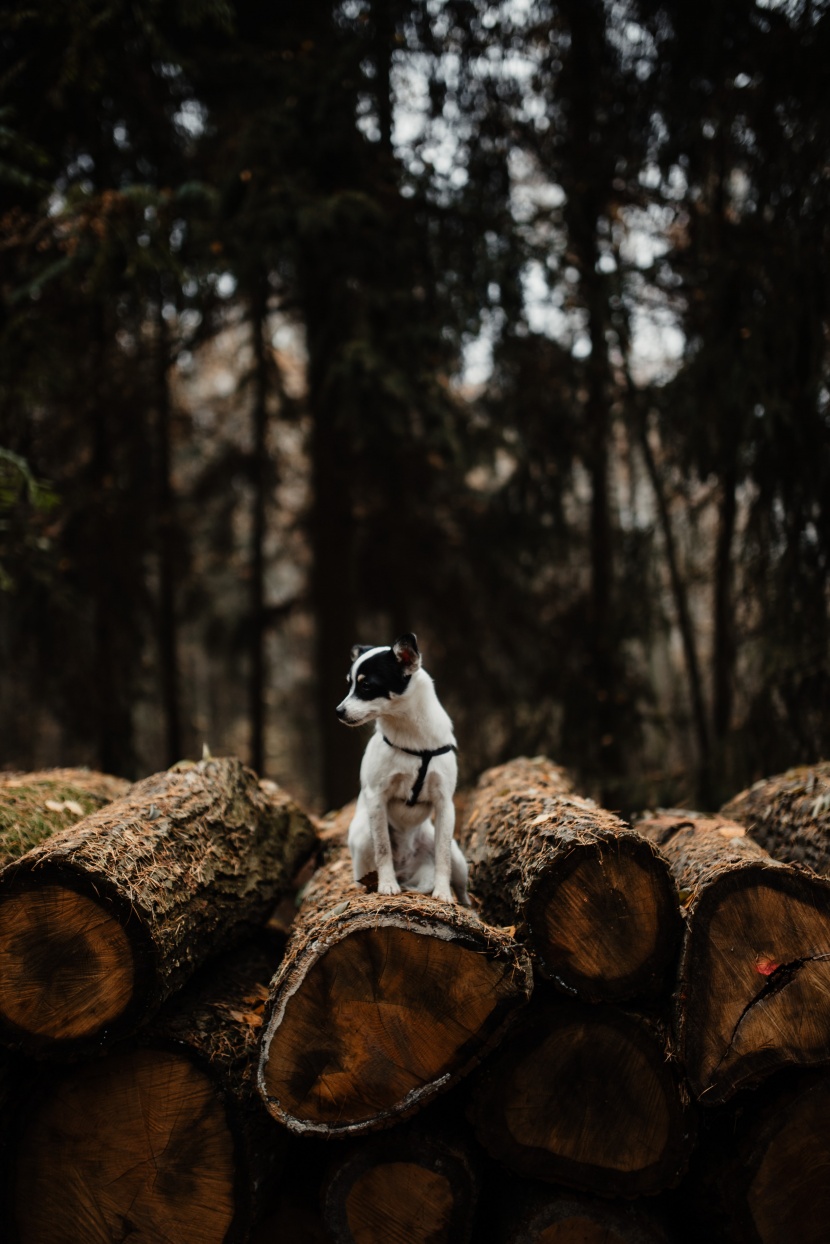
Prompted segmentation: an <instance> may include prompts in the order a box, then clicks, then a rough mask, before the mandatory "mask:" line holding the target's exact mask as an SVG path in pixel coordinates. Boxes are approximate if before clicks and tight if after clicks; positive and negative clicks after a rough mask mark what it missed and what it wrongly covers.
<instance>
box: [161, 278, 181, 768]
mask: <svg viewBox="0 0 830 1244" xmlns="http://www.w3.org/2000/svg"><path fill="white" fill-rule="evenodd" d="M163 302H164V299H163V293H161V292H160V294H159V302H158V314H157V324H156V332H157V338H158V340H157V342H156V407H157V409H156V459H157V468H156V470H157V482H156V496H157V507H158V508H157V511H156V523H157V528H156V542H157V556H158V567H159V599H158V646H159V666H160V670H161V702H162V707H163V710H164V732H165V755H166V763H167V764H168V765H174V764H175V763H176V761H177V760H181V758H182V751H183V748H182V722H181V704H180V699H179V651H178V623H177V620H176V559H175V532H176V521H175V508H174V497H173V482H172V471H171V462H170V460H171V455H172V448H171V443H172V418H171V410H170V385H169V381H168V375H167V372H168V368H169V366H170V346H169V341H168V333H167V324H166V322H165V319H164V314H163V311H164V305H163Z"/></svg>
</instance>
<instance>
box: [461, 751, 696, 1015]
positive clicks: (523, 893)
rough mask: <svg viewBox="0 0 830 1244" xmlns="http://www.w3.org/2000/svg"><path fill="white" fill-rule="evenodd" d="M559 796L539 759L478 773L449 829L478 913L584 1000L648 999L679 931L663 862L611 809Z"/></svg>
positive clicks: (561, 777)
mask: <svg viewBox="0 0 830 1244" xmlns="http://www.w3.org/2000/svg"><path fill="white" fill-rule="evenodd" d="M569 792H570V787H569V782H568V779H567V777H566V775H565V774H564V772H563V770H561V769H560V768H559V767H558V766H556V765H553V764H551V762H550V761H546V760H544V758H537V759H535V760H533V761H528V760H526V759H519V760H515V761H512V762H511V763H510V764H507V765H501V766H499V768H498V769H494V770H491V771H489V772H488V773H485V774H484V775H483V777H482V779H481V781H480V782H479V785H478V788H477V789H476V791H475V792H474V794H473V796H472V799H471V801H470V804H469V805H468V807H469V815H468V817H467V822H466V825H465V826H464V827H463V828H462V830H461V832H460V834H459V840H460V842H461V847H462V850H463V851H464V853H465V855H466V856H467V859H468V860H469V862H470V865H471V878H470V885H471V890H472V892H473V894H474V895H475V897H476V899H477V900H478V902H479V904H480V910H481V914H482V916H483V917H484V918H485V919H486V920H488V921H490V922H491V923H493V924H500V925H513V926H515V927H516V934H517V936H518V937H519V938H520V939H522V940H526V942H527V944H528V946H529V948H530V949H531V951H532V952H533V955H534V961H535V964H536V966H537V967H538V969H539V971H540V972H541V974H542V975H543V976H545V977H547V978H548V979H549V980H552V981H553V982H554V983H555V984H557V985H558V986H560V987H561V988H562V989H564V990H566V991H567V992H569V993H574V994H577V995H578V996H579V997H581V998H584V999H585V1000H586V1001H590V1002H593V1001H620V1000H622V999H627V998H635V997H641V998H647V997H654V996H657V995H659V994H660V992H661V991H662V990H663V989H664V987H665V983H666V980H667V977H668V975H669V973H670V971H671V970H672V969H673V965H674V961H675V956H676V953H677V946H678V942H679V940H680V932H681V920H680V914H679V904H678V899H677V892H676V890H675V886H674V882H673V881H672V878H671V874H670V872H669V869H668V866H667V864H666V862H665V860H663V859H662V858H661V857H660V855H659V853H658V851H657V850H656V849H655V847H654V846H653V844H652V843H650V842H647V841H646V840H645V839H644V838H642V837H641V836H640V835H639V834H637V833H635V832H634V831H632V830H630V829H628V828H627V827H626V826H625V825H624V824H623V822H622V821H620V820H619V819H618V818H617V817H616V816H612V815H611V813H610V812H605V811H603V810H602V809H601V808H598V807H597V806H596V805H595V804H594V803H592V802H591V801H590V800H587V799H580V798H579V797H578V796H576V795H573V794H571V793H569Z"/></svg>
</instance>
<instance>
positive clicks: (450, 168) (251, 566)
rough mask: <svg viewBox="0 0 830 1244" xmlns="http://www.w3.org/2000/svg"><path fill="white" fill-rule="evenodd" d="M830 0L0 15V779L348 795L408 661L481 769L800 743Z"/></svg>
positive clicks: (692, 794) (703, 775)
mask: <svg viewBox="0 0 830 1244" xmlns="http://www.w3.org/2000/svg"><path fill="white" fill-rule="evenodd" d="M829 10H830V5H828V4H827V3H825V2H823V0H730V3H728V4H724V3H722V0H694V2H693V3H691V2H686V0H674V2H672V3H658V2H657V0H557V2H555V3H554V2H551V0H536V2H535V3H532V4H531V3H527V2H525V0H508V2H506V3H504V4H486V3H480V2H476V0H388V2H385V0H339V2H336V3H331V2H328V0H318V2H316V3H309V2H308V0H285V2H282V0H280V2H275V3H272V4H261V3H258V2H254V0H177V2H176V3H171V2H170V0H167V2H164V0H85V2H83V3H82V2H80V0H75V2H73V3H70V4H67V3H65V2H59V0H30V2H29V3H27V4H26V5H8V6H4V7H3V10H2V13H0V49H2V52H1V55H2V61H1V62H0V92H1V96H2V102H1V103H0V296H1V297H2V308H1V310H2V323H1V324H0V767H2V766H5V767H7V768H25V769H29V768H34V767H39V766H43V765H55V764H89V765H92V766H94V767H98V768H101V769H104V770H106V771H109V772H112V773H118V774H124V775H126V776H128V777H133V776H139V775H141V774H144V773H146V772H150V771H153V770H156V769H159V768H161V767H163V766H165V765H167V764H168V763H172V762H173V761H175V760H177V759H179V758H181V757H183V756H194V757H198V756H199V755H201V751H202V745H203V743H207V744H208V746H209V747H210V748H211V750H212V751H213V753H214V754H220V753H227V752H234V753H237V754H239V755H241V756H242V757H243V759H245V760H246V761H247V762H249V763H250V764H252V765H253V766H254V767H255V768H256V769H257V770H258V771H260V772H262V773H264V774H265V775H267V776H269V777H272V778H275V779H277V780H278V781H280V782H282V783H284V784H285V785H286V786H288V788H289V789H290V790H292V791H293V792H294V793H296V794H297V795H299V796H300V797H301V798H303V799H304V800H306V801H307V802H308V803H309V804H310V805H311V806H313V807H316V808H318V809H322V808H323V807H326V806H334V805H337V804H341V803H343V802H345V801H346V800H348V799H349V798H351V797H352V796H353V795H354V794H355V793H356V786H357V767H358V756H359V751H360V748H361V747H362V745H363V743H364V739H363V738H359V737H356V732H347V731H345V730H343V728H342V727H341V726H340V725H339V723H338V722H337V720H336V718H335V715H334V706H335V704H336V703H337V701H338V700H339V699H340V698H341V695H342V692H343V688H344V675H345V674H346V670H347V668H348V652H349V647H350V645H351V644H352V643H353V642H354V641H356V640H359V641H361V642H390V641H391V640H392V639H393V638H394V637H395V636H396V635H398V634H399V633H401V632H403V631H407V630H415V631H416V632H417V633H418V636H419V640H420V643H421V647H422V650H423V652H424V655H425V664H426V666H427V668H428V669H429V670H430V672H431V673H432V674H433V676H434V677H435V678H436V681H437V686H438V690H439V694H440V695H441V697H442V700H443V702H444V703H445V704H446V706H447V708H448V709H449V711H450V713H451V714H452V716H453V718H454V720H455V724H456V729H457V734H458V739H459V744H460V759H461V769H462V777H463V778H464V779H465V780H470V779H471V778H472V777H474V776H475V774H476V773H477V772H478V771H480V770H481V769H482V768H484V767H485V766H486V765H489V764H492V763H496V762H498V761H500V760H502V759H505V758H507V757H508V756H511V755H516V754H519V753H526V754H528V753H529V754H535V753H538V752H546V753H548V754H549V755H551V756H552V757H554V758H555V759H556V760H559V761H561V762H564V763H565V764H567V765H569V766H571V767H572V768H573V769H574V770H575V771H576V773H577V775H578V779H579V781H580V783H581V785H582V788H583V789H584V790H586V791H587V792H589V793H593V794H595V795H597V796H598V797H600V798H601V799H603V800H604V801H605V802H606V804H608V805H609V806H611V807H614V808H618V809H621V810H623V811H629V810H632V809H635V808H639V807H644V806H647V805H651V806H653V805H655V804H664V805H665V804H686V805H689V804H696V805H697V806H700V807H706V806H715V805H717V803H718V802H719V801H720V800H721V799H722V798H725V797H726V796H728V795H730V794H731V793H733V792H734V791H735V790H737V789H738V788H740V787H742V786H744V785H745V784H746V783H748V782H749V781H751V780H752V779H754V778H756V777H758V776H760V775H761V774H763V773H767V772H774V771H777V770H780V769H782V768H784V767H786V766H788V765H790V764H794V763H800V762H809V761H813V760H815V759H817V758H818V757H819V756H820V755H822V754H824V755H827V754H828V752H830V745H829V739H828V736H829V735H830V634H829V633H828V632H829V628H828V601H829V600H830V580H829V578H828V575H829V571H830V562H829V560H828V559H829V558H830V382H829V380H828V364H829V363H830V350H829V349H828V346H829V344H830V343H828V263H829V262H830V251H828V241H829V240H830V237H829V231H830V211H828V208H829V207H830V193H829V192H830V81H829V80H828V71H827V66H828V64H830V11H829Z"/></svg>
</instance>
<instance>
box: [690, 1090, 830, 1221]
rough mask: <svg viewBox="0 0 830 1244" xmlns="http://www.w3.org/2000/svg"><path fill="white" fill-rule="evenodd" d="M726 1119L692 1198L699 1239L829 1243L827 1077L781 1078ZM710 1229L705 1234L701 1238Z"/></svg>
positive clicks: (829, 1097)
mask: <svg viewBox="0 0 830 1244" xmlns="http://www.w3.org/2000/svg"><path fill="white" fill-rule="evenodd" d="M743 1101H744V1102H745V1105H743V1108H742V1109H740V1110H737V1111H733V1112H731V1113H727V1114H726V1117H725V1118H724V1119H723V1120H721V1129H720V1138H719V1143H717V1144H715V1145H714V1146H713V1147H712V1149H711V1150H710V1152H709V1153H708V1154H707V1155H706V1157H705V1160H704V1164H703V1166H704V1173H703V1176H702V1178H700V1179H699V1181H698V1186H697V1188H696V1189H695V1197H696V1199H697V1200H698V1201H699V1203H700V1205H701V1207H702V1208H703V1209H704V1210H705V1212H706V1218H707V1221H706V1223H705V1227H704V1226H703V1225H701V1233H700V1234H698V1235H697V1236H696V1238H698V1239H723V1240H727V1241H729V1244H796V1242H797V1244H826V1241H827V1239H828V1235H829V1234H830V1228H829V1227H828V1224H829V1223H830V1180H828V1178H827V1172H828V1170H830V1074H828V1072H826V1071H808V1072H800V1073H794V1074H789V1075H784V1076H781V1077H778V1079H777V1080H776V1081H774V1082H771V1087H770V1088H769V1090H767V1089H766V1087H765V1090H764V1091H763V1092H758V1093H754V1094H750V1095H748V1096H747V1098H746V1099H743ZM704 1230H705V1234H704V1233H703V1232H704Z"/></svg>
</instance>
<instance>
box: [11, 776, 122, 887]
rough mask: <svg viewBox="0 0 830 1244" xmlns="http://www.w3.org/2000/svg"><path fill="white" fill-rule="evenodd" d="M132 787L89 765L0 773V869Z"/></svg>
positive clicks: (120, 779)
mask: <svg viewBox="0 0 830 1244" xmlns="http://www.w3.org/2000/svg"><path fill="white" fill-rule="evenodd" d="M129 788H130V783H129V782H127V781H125V780H124V779H123V778H117V777H110V775H109V774H107V773H95V772H93V771H91V770H89V769H41V770H39V771H38V772H36V773H0V869H2V868H4V867H5V866H6V865H7V864H11V863H12V861H14V860H17V859H20V857H21V855H25V854H26V852H27V851H31V849H32V847H36V846H38V844H39V843H41V842H43V841H45V840H46V839H47V838H51V837H52V835H53V834H56V833H58V832H60V830H62V829H67V828H68V827H69V826H70V825H74V824H76V822H78V821H80V820H81V819H82V817H85V816H88V815H89V813H90V812H95V811H96V810H97V809H98V808H102V807H104V805H105V804H108V803H112V801H113V799H119V798H120V797H121V796H122V795H125V794H126V793H127V791H128V790H129Z"/></svg>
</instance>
